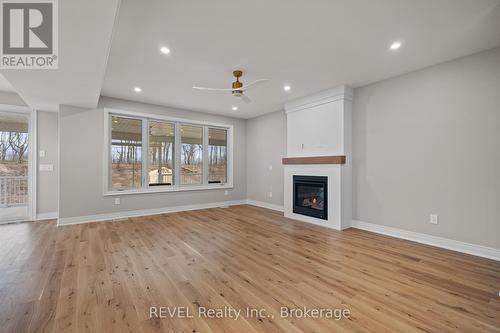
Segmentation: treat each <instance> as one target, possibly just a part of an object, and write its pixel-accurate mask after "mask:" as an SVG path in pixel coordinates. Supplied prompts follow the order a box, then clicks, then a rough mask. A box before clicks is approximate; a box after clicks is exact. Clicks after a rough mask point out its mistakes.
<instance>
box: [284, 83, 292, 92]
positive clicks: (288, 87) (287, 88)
mask: <svg viewBox="0 0 500 333" xmlns="http://www.w3.org/2000/svg"><path fill="white" fill-rule="evenodd" d="M290 89H292V87H290V86H289V85H288V84H287V85H286V86H284V87H283V90H284V91H290Z"/></svg>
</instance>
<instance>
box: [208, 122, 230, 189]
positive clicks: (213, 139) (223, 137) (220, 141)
mask: <svg viewBox="0 0 500 333" xmlns="http://www.w3.org/2000/svg"><path fill="white" fill-rule="evenodd" d="M226 179H227V130H226V129H222V128H209V129H208V182H209V183H210V184H214V183H225V182H226Z"/></svg>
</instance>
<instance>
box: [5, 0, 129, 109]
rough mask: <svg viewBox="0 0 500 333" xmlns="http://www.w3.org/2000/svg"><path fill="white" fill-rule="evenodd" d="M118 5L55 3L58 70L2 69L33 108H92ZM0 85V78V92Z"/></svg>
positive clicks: (113, 0)
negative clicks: (57, 21)
mask: <svg viewBox="0 0 500 333" xmlns="http://www.w3.org/2000/svg"><path fill="white" fill-rule="evenodd" d="M118 4H119V0H106V1H102V0H85V1H80V0H64V1H59V2H58V5H59V8H58V9H59V69H57V70H12V69H10V70H2V71H1V74H2V75H3V76H4V77H5V78H6V79H7V80H8V82H10V84H11V85H12V86H13V87H14V89H15V91H16V92H17V93H18V94H19V95H20V96H21V97H22V98H23V100H24V101H25V102H26V103H27V104H28V105H29V106H31V107H32V108H35V109H39V110H46V111H57V110H58V108H59V107H58V106H59V104H69V105H75V106H82V107H95V106H96V105H97V102H98V99H99V96H100V92H101V87H102V82H103V79H104V72H105V70H106V61H107V57H108V54H109V48H110V44H111V37H112V30H113V26H114V23H115V17H116V14H117V11H118ZM2 87H3V84H2V80H1V79H0V89H2Z"/></svg>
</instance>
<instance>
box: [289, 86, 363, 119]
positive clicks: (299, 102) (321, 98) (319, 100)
mask: <svg viewBox="0 0 500 333" xmlns="http://www.w3.org/2000/svg"><path fill="white" fill-rule="evenodd" d="M353 96H354V90H353V89H352V88H351V87H348V86H339V87H336V88H333V89H328V90H324V91H322V92H319V93H317V94H314V95H311V96H307V97H302V98H299V99H296V100H294V101H291V102H288V103H286V104H285V113H286V114H289V113H291V112H296V111H300V110H305V109H310V108H313V107H315V106H319V105H322V104H327V103H331V102H335V101H339V100H349V101H352V99H353Z"/></svg>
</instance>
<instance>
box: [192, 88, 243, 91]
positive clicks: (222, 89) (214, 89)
mask: <svg viewBox="0 0 500 333" xmlns="http://www.w3.org/2000/svg"><path fill="white" fill-rule="evenodd" d="M193 89H197V90H210V91H233V90H235V89H232V88H207V87H193Z"/></svg>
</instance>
